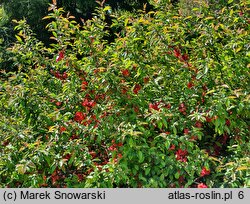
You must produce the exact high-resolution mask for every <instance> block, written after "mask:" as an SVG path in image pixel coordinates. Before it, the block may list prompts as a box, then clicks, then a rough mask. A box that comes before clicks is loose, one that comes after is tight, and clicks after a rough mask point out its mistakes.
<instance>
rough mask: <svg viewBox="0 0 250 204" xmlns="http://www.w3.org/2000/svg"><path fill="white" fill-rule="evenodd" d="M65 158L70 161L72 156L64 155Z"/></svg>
mask: <svg viewBox="0 0 250 204" xmlns="http://www.w3.org/2000/svg"><path fill="white" fill-rule="evenodd" d="M63 158H64V159H67V160H69V159H70V158H71V154H66V155H64V157H63Z"/></svg>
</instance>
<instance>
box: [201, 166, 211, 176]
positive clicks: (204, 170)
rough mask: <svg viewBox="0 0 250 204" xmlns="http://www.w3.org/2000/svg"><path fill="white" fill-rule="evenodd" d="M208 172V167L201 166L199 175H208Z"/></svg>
mask: <svg viewBox="0 0 250 204" xmlns="http://www.w3.org/2000/svg"><path fill="white" fill-rule="evenodd" d="M209 174H210V170H209V169H206V167H203V168H202V170H201V173H200V176H202V177H203V176H206V175H209Z"/></svg>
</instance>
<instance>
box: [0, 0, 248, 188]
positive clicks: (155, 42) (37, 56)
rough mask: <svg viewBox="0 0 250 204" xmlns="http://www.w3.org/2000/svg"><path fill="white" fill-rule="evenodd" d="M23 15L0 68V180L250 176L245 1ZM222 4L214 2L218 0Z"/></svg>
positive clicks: (205, 180)
mask: <svg viewBox="0 0 250 204" xmlns="http://www.w3.org/2000/svg"><path fill="white" fill-rule="evenodd" d="M167 2H168V1H166V0H159V1H151V4H152V5H154V11H150V12H147V11H146V10H141V11H140V12H138V13H128V12H120V13H119V15H118V14H117V15H115V14H113V15H112V18H113V20H112V25H111V27H112V28H113V29H114V30H117V34H116V36H117V37H116V39H115V40H114V42H112V43H108V41H107V40H106V39H107V36H109V32H108V30H107V22H106V18H107V15H106V14H107V12H109V11H110V9H111V7H109V6H104V7H99V8H98V9H97V10H96V12H95V14H94V15H93V16H94V17H93V18H92V19H90V20H87V21H84V23H83V25H80V24H78V23H77V22H76V21H75V18H74V16H72V15H70V14H67V13H65V12H64V10H63V9H62V8H57V7H56V6H55V5H51V6H50V13H49V15H48V16H46V17H45V18H44V20H48V19H49V20H50V23H49V24H48V25H47V29H48V31H49V32H50V33H51V40H52V41H53V43H51V44H50V46H45V45H44V44H43V43H42V42H40V41H39V40H38V39H37V38H36V37H35V35H34V33H33V31H32V30H31V29H30V27H29V25H28V24H27V22H26V21H25V20H21V21H16V23H17V26H16V31H17V35H16V38H17V42H16V43H15V44H13V46H11V47H9V48H8V52H9V53H10V54H9V56H10V59H9V60H10V61H12V62H13V63H14V64H15V66H16V67H17V69H18V71H16V72H5V71H2V73H1V81H0V83H1V84H0V127H1V128H0V139H1V145H2V148H1V149H0V187H249V186H250V172H249V167H250V160H249V155H250V154H249V153H250V152H249V151H250V143H249V130H250V126H249V122H250V120H249V115H250V109H249V107H250V106H249V66H250V64H249V54H250V53H249V36H250V35H249V14H248V12H249V10H248V6H249V5H248V4H247V1H245V0H242V1H240V3H239V4H234V3H232V2H233V1H231V0H230V1H228V3H227V4H226V5H223V6H221V7H220V8H217V9H216V10H215V9H214V8H213V7H210V6H209V4H204V5H203V6H200V7H197V8H195V9H194V10H193V13H185V14H184V13H183V12H180V10H178V8H177V9H175V8H173V7H172V6H171V5H169V4H168V3H167ZM217 6H218V5H217Z"/></svg>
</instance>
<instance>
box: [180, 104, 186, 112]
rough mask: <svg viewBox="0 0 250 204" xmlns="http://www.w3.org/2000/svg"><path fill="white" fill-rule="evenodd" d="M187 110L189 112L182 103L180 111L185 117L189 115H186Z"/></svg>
mask: <svg viewBox="0 0 250 204" xmlns="http://www.w3.org/2000/svg"><path fill="white" fill-rule="evenodd" d="M186 110H187V108H186V106H185V104H184V103H181V104H180V105H179V111H180V112H181V113H182V114H183V115H186V114H187V113H186Z"/></svg>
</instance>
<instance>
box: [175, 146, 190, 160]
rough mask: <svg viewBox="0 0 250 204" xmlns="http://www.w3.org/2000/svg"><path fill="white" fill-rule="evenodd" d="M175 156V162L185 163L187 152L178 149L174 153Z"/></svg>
mask: <svg viewBox="0 0 250 204" xmlns="http://www.w3.org/2000/svg"><path fill="white" fill-rule="evenodd" d="M175 155H176V160H179V161H181V162H187V155H188V151H187V150H182V149H178V150H177V151H176V152H175Z"/></svg>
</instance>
